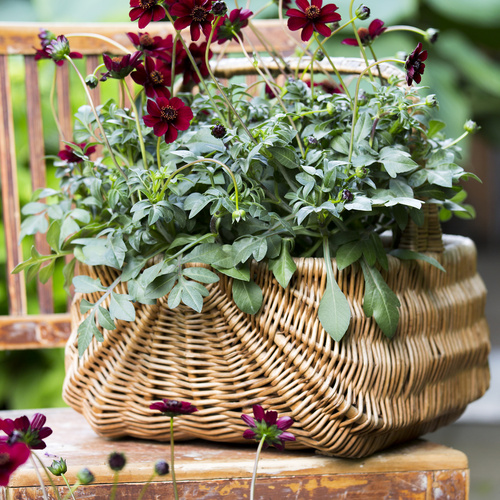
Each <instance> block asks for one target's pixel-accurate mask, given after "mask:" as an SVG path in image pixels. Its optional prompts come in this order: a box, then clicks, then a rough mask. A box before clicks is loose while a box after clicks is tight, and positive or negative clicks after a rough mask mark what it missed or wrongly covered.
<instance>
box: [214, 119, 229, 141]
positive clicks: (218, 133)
mask: <svg viewBox="0 0 500 500" xmlns="http://www.w3.org/2000/svg"><path fill="white" fill-rule="evenodd" d="M226 133H227V130H226V127H224V125H221V124H220V123H219V124H217V125H214V126H213V127H212V135H213V136H214V137H215V138H217V139H222V138H223V137H224V136H225V135H226Z"/></svg>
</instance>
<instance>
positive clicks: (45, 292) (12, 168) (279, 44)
mask: <svg viewBox="0 0 500 500" xmlns="http://www.w3.org/2000/svg"><path fill="white" fill-rule="evenodd" d="M255 25H256V27H257V28H258V29H259V30H260V31H261V32H263V33H265V35H266V38H267V39H268V40H271V41H272V43H273V46H274V47H275V48H276V49H277V50H279V51H281V52H288V53H290V52H291V51H292V50H293V49H294V47H295V44H294V42H293V40H292V39H291V38H290V37H289V35H286V34H285V32H284V30H283V29H282V26H281V24H280V22H279V21H277V20H276V21H275V20H268V21H256V22H255ZM42 28H45V29H48V30H50V31H52V32H53V33H54V34H55V35H59V34H70V33H73V34H74V33H93V34H97V35H104V36H106V37H108V38H111V39H113V40H115V41H116V42H119V43H121V44H122V45H124V46H126V47H127V48H130V49H133V46H132V45H131V43H130V41H129V39H128V37H127V36H126V33H127V32H130V31H137V28H136V26H135V24H131V23H113V24H105V23H103V24H85V23H81V24H61V23H46V24H43V25H41V24H38V23H5V22H0V167H1V184H0V187H1V199H2V211H3V222H4V229H5V231H4V246H5V253H6V271H5V275H6V284H7V295H8V303H9V315H8V316H0V350H2V349H27V348H40V347H60V346H63V345H64V343H65V341H66V339H67V338H68V336H69V333H70V317H69V314H68V313H58V314H55V313H54V298H53V295H54V294H53V284H52V282H51V281H49V282H48V283H46V284H41V283H38V285H37V288H38V293H37V301H38V306H39V313H38V314H36V315H35V314H28V306H27V304H28V299H27V293H26V281H25V276H24V273H21V274H11V271H12V270H13V269H14V267H15V266H16V265H17V264H19V263H20V262H22V261H23V260H24V258H23V255H22V249H21V247H20V245H19V239H20V232H21V229H20V228H21V207H20V202H19V189H18V168H19V166H18V162H17V160H16V148H15V144H16V142H17V143H20V142H23V143H25V144H28V145H29V170H30V178H31V188H32V190H33V191H34V190H35V189H38V188H40V187H44V186H45V185H46V180H47V175H46V162H45V154H46V153H45V143H44V133H43V130H44V123H43V120H42V106H41V102H42V99H45V98H46V97H41V94H40V87H41V85H40V82H39V71H38V66H39V65H38V62H37V61H35V47H39V46H40V41H39V39H38V34H39V32H40V29H42ZM143 31H147V32H148V33H149V34H150V35H152V36H155V35H161V36H166V35H168V34H171V33H174V31H173V29H172V26H171V25H170V23H154V25H150V26H148V27H147V29H146V30H143ZM245 43H246V46H247V47H246V48H247V51H248V52H249V53H252V51H253V50H258V51H265V47H264V46H263V44H262V39H261V38H260V37H259V36H256V34H255V33H254V32H252V31H251V30H247V31H246V32H245ZM70 44H71V50H72V51H76V52H80V53H82V54H83V55H84V58H85V65H86V68H87V73H91V72H93V71H94V69H95V67H96V66H97V65H98V64H99V62H100V61H101V59H100V57H101V56H102V54H103V53H105V52H106V53H117V49H116V48H114V47H113V46H111V45H109V43H108V42H106V41H103V40H101V39H98V38H88V37H84V36H77V37H72V38H71V39H70ZM221 47H222V46H220V45H218V44H213V46H212V49H213V50H214V51H219V52H220V51H221V50H222V49H221ZM224 50H225V51H226V53H231V52H241V48H240V47H239V45H238V44H236V43H231V44H230V45H229V46H228V47H226V48H225V49H224ZM13 57H22V59H23V64H24V70H25V87H26V88H25V92H26V119H27V131H26V133H25V134H24V135H25V137H22V135H23V131H22V130H20V129H17V130H16V128H15V126H14V120H13V109H14V107H16V110H17V108H18V107H22V106H20V103H18V102H13V100H12V92H11V74H10V73H9V63H10V59H11V58H13ZM69 71H70V70H69V67H68V65H67V64H64V65H63V66H58V67H57V71H56V79H57V86H56V88H57V113H58V119H59V122H60V124H61V128H62V130H63V133H64V135H65V137H67V138H71V137H72V114H73V110H72V109H71V101H70V98H71V92H72V89H71V86H70V78H69ZM219 75H220V76H224V73H223V72H222V71H221V72H220V73H219ZM254 79H255V77H254V76H248V77H247V83H250V82H252V81H253V80H254ZM92 94H93V95H92V97H93V100H94V102H95V103H96V104H98V103H99V101H100V89H99V87H98V88H97V89H94V90H92ZM47 98H48V97H47ZM79 104H84V103H83V102H81V103H79ZM61 147H62V146H61ZM0 244H1V243H0ZM35 245H36V247H37V249H38V251H39V252H40V253H41V254H48V253H50V248H49V246H48V244H47V243H46V242H45V239H44V235H40V234H37V235H36V237H35Z"/></svg>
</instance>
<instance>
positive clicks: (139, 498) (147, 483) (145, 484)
mask: <svg viewBox="0 0 500 500" xmlns="http://www.w3.org/2000/svg"><path fill="white" fill-rule="evenodd" d="M155 476H156V472H153V474H152V476H151V477H150V478H149V479H148V480H147V481H146V482H145V483H144V486H143V487H142V490H141V492H140V493H139V496H138V498H137V500H142V497H143V496H144V493H146V490H147V489H148V488H149V485H150V484H151V482H152V481H153V479H154V478H155Z"/></svg>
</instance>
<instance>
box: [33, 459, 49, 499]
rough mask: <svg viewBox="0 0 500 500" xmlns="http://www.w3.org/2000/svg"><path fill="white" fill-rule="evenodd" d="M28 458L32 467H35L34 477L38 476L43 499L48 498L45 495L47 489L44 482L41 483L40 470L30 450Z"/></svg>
mask: <svg viewBox="0 0 500 500" xmlns="http://www.w3.org/2000/svg"><path fill="white" fill-rule="evenodd" d="M30 460H31V463H32V464H33V468H34V469H35V474H36V477H37V478H38V482H39V483H40V487H41V488H42V495H43V500H49V497H48V496H47V490H46V489H45V484H44V483H43V479H42V476H41V475H40V471H39V470H38V467H37V465H36V462H35V459H34V458H33V452H31V454H30Z"/></svg>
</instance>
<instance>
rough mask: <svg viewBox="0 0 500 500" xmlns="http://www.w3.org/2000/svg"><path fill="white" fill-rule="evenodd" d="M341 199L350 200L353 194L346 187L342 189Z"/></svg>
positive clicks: (352, 198)
mask: <svg viewBox="0 0 500 500" xmlns="http://www.w3.org/2000/svg"><path fill="white" fill-rule="evenodd" d="M342 199H343V200H344V201H352V200H354V195H353V194H352V193H351V192H350V191H349V190H348V189H344V190H343V191H342Z"/></svg>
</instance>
